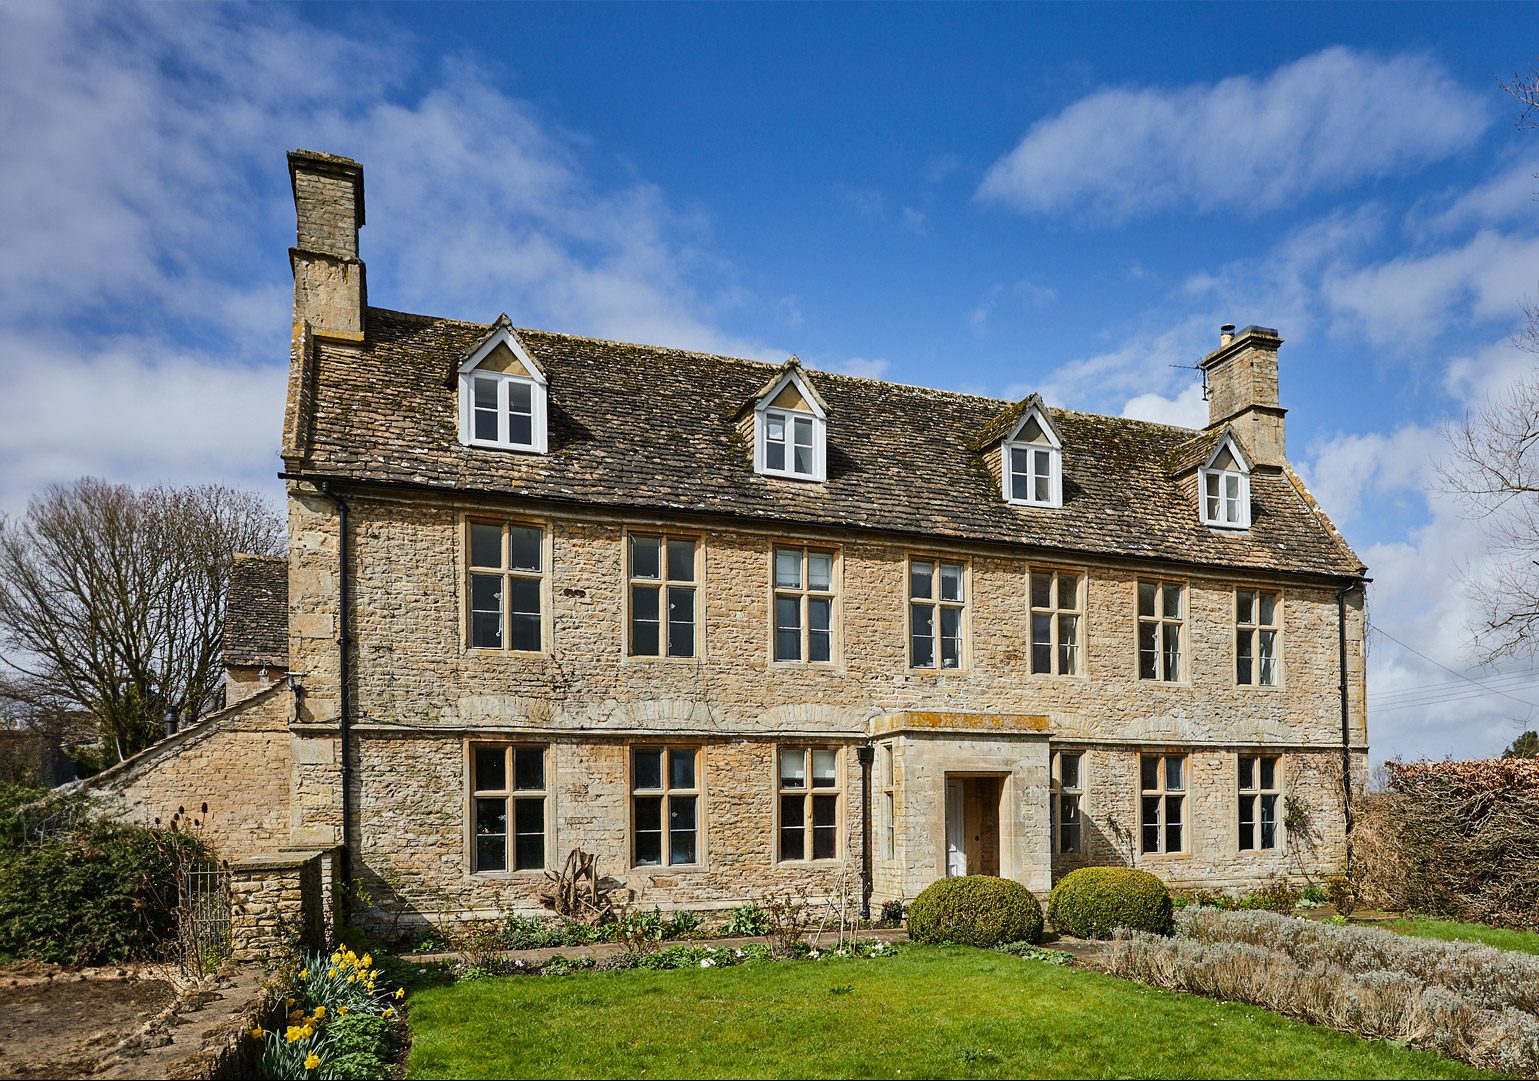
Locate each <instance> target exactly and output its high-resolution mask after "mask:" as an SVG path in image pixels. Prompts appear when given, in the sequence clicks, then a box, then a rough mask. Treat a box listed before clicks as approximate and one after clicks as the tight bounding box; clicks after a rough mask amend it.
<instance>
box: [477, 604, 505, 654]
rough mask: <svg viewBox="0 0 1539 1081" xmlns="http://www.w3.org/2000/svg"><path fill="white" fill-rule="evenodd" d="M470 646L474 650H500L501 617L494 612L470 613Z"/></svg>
mask: <svg viewBox="0 0 1539 1081" xmlns="http://www.w3.org/2000/svg"><path fill="white" fill-rule="evenodd" d="M470 644H471V646H473V647H474V648H476V649H501V648H502V616H501V615H500V614H499V613H496V612H473V613H471V616H470Z"/></svg>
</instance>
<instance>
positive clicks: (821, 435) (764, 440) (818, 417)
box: [754, 370, 828, 481]
mask: <svg viewBox="0 0 1539 1081" xmlns="http://www.w3.org/2000/svg"><path fill="white" fill-rule="evenodd" d="M827 459H828V414H827V412H826V411H825V410H824V408H823V404H822V402H821V400H820V399H819V398H818V395H817V393H816V392H815V391H813V390H812V388H811V387H810V386H808V384H807V383H806V381H805V380H803V379H802V377H801V375H800V374H798V373H797V372H796V371H794V370H792V371H787V372H786V373H785V375H783V376H782V377H781V378H780V379H779V380H777V381H776V383H775V384H774V385H773V386H771V387H770V389H769V390H768V391H767V392H766V393H765V394H763V395H761V396H760V398H759V402H758V404H757V405H755V406H754V470H755V472H758V473H763V474H765V475H766V476H771V477H791V478H793V479H796V480H811V481H823V480H826V479H827V478H828V462H827Z"/></svg>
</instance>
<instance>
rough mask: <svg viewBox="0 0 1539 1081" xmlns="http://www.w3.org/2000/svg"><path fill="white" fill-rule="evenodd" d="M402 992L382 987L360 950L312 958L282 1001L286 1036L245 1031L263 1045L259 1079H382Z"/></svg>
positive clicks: (394, 1043)
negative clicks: (284, 1012)
mask: <svg viewBox="0 0 1539 1081" xmlns="http://www.w3.org/2000/svg"><path fill="white" fill-rule="evenodd" d="M405 997H406V990H405V988H403V987H397V988H395V989H394V990H390V989H389V988H388V987H387V988H381V987H380V986H379V970H378V969H377V968H376V967H375V965H374V959H373V957H371V956H370V955H369V954H367V953H365V954H364V955H363V956H362V957H359V956H358V955H357V954H356V953H354V952H353V951H352V950H350V949H347V948H346V947H338V948H337V949H336V950H334V951H333V952H332V953H331V954H330V956H327V955H326V954H315V955H314V956H312V957H311V958H310V959H309V961H308V962H307V963H306V964H305V966H304V967H303V968H301V969H300V970H299V971H298V973H297V974H296V975H295V977H294V979H293V984H292V987H291V989H290V991H289V992H288V994H287V995H286V996H285V998H284V1007H285V1009H287V1010H288V1014H287V1016H286V1017H285V1019H284V1026H283V1031H282V1032H278V1031H274V1030H267V1029H263V1028H262V1027H261V1026H260V1025H258V1026H257V1027H255V1028H253V1029H251V1030H250V1032H249V1033H248V1035H249V1037H250V1038H251V1039H253V1040H259V1041H261V1042H262V1055H261V1059H260V1062H259V1065H258V1070H259V1073H260V1076H261V1077H264V1078H307V1077H315V1078H320V1077H326V1078H337V1079H339V1081H347V1079H351V1078H359V1079H362V1078H377V1077H383V1076H384V1075H385V1073H386V1072H387V1070H388V1069H389V1066H388V1064H389V1063H390V1062H391V1061H392V1060H393V1059H394V1057H395V1054H396V1051H397V1049H398V1047H399V1044H400V1035H401V1026H400V1023H399V1020H398V1017H397V1008H396V1007H397V1006H398V1005H399V1003H400V1002H401V1000H402V999H404V998H405Z"/></svg>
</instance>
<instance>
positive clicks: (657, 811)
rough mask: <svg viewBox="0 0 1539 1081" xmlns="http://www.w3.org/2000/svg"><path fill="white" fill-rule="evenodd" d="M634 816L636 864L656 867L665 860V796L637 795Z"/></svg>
mask: <svg viewBox="0 0 1539 1081" xmlns="http://www.w3.org/2000/svg"><path fill="white" fill-rule="evenodd" d="M634 818H635V833H636V836H635V847H636V865H637V866H638V867H655V866H657V865H658V864H660V863H662V862H663V798H662V797H661V796H640V797H637V799H636V800H635V810H634Z"/></svg>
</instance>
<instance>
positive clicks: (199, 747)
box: [83, 684, 293, 859]
mask: <svg viewBox="0 0 1539 1081" xmlns="http://www.w3.org/2000/svg"><path fill="white" fill-rule="evenodd" d="M292 712H293V699H292V698H291V697H290V695H289V692H288V689H287V687H285V686H283V685H282V684H278V685H274V686H270V687H268V688H267V689H266V690H264V691H261V692H258V693H257V694H255V695H253V696H252V697H250V698H247V699H245V700H243V701H241V702H239V703H237V704H235V705H233V706H229V707H227V708H226V709H224V710H222V711H221V712H219V713H217V714H214V715H213V716H211V717H207V718H205V719H203V720H201V721H199V722H197V723H196V724H193V725H190V726H188V727H186V728H184V729H182V731H181V732H179V733H177V734H176V735H175V736H171V737H168V738H167V739H164V740H162V741H161V742H159V743H157V744H155V745H154V746H153V747H150V748H149V749H148V750H145V751H143V752H141V753H140V754H138V755H136V756H134V757H133V758H131V759H129V760H128V761H127V762H124V763H121V764H119V765H117V766H114V767H113V768H112V769H109V770H106V771H104V772H102V773H100V774H98V775H97V776H95V777H92V778H90V779H89V780H87V781H85V782H83V787H84V789H85V791H87V792H89V793H91V794H92V796H93V798H94V801H95V802H96V803H97V804H98V805H99V806H100V807H101V808H102V809H103V810H104V811H107V812H110V813H112V814H115V815H116V816H117V817H119V818H121V819H122V820H124V821H127V822H134V823H138V824H142V825H153V824H155V823H156V822H159V823H160V824H161V825H169V824H170V823H171V821H172V820H173V818H174V819H176V820H177V822H178V828H191V829H196V830H198V831H199V832H200V833H201V835H202V836H203V837H204V838H206V839H207V840H208V841H209V843H210V844H211V845H213V847H214V848H215V850H216V851H217V852H218V854H219V855H220V856H221V857H223V858H224V859H238V858H241V857H244V856H249V855H253V854H255V853H259V852H269V851H272V850H274V849H276V848H280V847H283V846H286V845H288V844H289V843H290V835H291V832H292V829H291V822H290V814H289V805H290V798H289V791H290V784H291V776H290V775H291V771H292V769H291V763H292V756H291V754H290V735H289V725H288V722H289V718H290V716H291V715H292Z"/></svg>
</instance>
